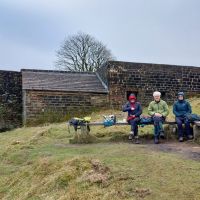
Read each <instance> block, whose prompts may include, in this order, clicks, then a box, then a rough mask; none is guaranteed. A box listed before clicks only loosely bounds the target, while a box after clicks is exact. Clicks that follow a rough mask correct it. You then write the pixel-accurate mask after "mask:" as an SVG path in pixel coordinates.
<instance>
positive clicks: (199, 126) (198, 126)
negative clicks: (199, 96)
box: [67, 120, 200, 138]
mask: <svg viewBox="0 0 200 200" xmlns="http://www.w3.org/2000/svg"><path fill="white" fill-rule="evenodd" d="M67 124H68V125H70V124H69V123H67ZM164 124H169V125H175V124H177V123H176V122H175V121H174V120H165V122H164ZM192 124H193V125H194V130H195V132H194V138H196V137H198V136H199V135H200V121H195V122H194V123H192ZM103 125H104V124H103V122H90V123H85V124H84V125H82V126H80V129H81V134H85V133H87V134H88V133H89V131H88V130H90V128H89V127H90V126H103ZM126 125H129V124H128V122H116V123H115V125H114V126H126ZM149 125H152V124H149ZM145 126H147V125H145ZM88 128H89V129H88Z"/></svg>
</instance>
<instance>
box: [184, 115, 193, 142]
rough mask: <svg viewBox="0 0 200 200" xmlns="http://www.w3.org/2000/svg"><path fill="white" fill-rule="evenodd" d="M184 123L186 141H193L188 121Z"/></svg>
mask: <svg viewBox="0 0 200 200" xmlns="http://www.w3.org/2000/svg"><path fill="white" fill-rule="evenodd" d="M184 123H185V131H186V136H187V138H188V139H193V136H192V133H191V127H190V122H189V120H187V119H184Z"/></svg>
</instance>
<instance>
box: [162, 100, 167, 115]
mask: <svg viewBox="0 0 200 200" xmlns="http://www.w3.org/2000/svg"><path fill="white" fill-rule="evenodd" d="M161 115H162V116H163V117H167V115H169V107H168V105H167V103H166V102H165V103H164V112H163V113H161Z"/></svg>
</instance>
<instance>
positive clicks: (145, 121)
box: [139, 116, 153, 126]
mask: <svg viewBox="0 0 200 200" xmlns="http://www.w3.org/2000/svg"><path fill="white" fill-rule="evenodd" d="M139 123H140V125H141V126H145V125H148V124H152V123H153V119H152V117H149V116H142V117H140V122H139Z"/></svg>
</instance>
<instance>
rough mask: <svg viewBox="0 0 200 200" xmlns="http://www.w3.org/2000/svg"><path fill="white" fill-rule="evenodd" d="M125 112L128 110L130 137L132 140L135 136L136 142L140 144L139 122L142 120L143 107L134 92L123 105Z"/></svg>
mask: <svg viewBox="0 0 200 200" xmlns="http://www.w3.org/2000/svg"><path fill="white" fill-rule="evenodd" d="M123 112H128V117H127V121H128V123H129V124H130V125H131V132H130V135H129V139H130V140H132V139H133V138H135V143H136V144H138V143H139V137H138V122H139V121H140V115H141V114H142V107H141V104H140V103H139V102H137V99H136V96H135V95H134V94H130V96H129V101H128V102H127V103H126V104H125V105H124V106H123Z"/></svg>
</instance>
